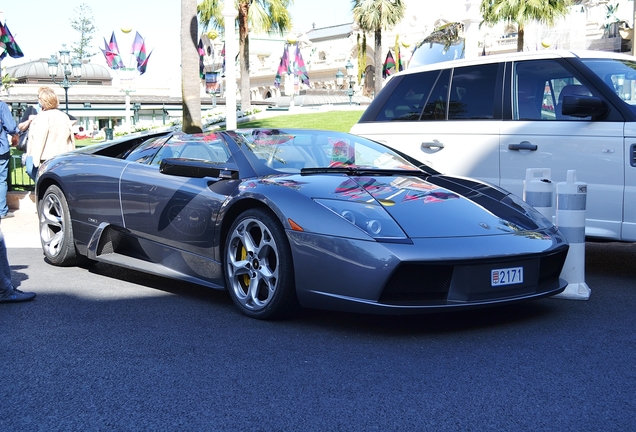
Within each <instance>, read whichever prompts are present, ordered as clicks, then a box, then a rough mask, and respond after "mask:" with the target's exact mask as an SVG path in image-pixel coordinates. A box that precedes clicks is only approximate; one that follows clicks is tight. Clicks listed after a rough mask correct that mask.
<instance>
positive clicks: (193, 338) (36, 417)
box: [0, 243, 636, 431]
mask: <svg viewBox="0 0 636 432" xmlns="http://www.w3.org/2000/svg"><path fill="white" fill-rule="evenodd" d="M9 259H10V262H11V265H12V270H13V273H14V275H13V278H14V282H16V283H17V284H19V286H20V288H21V289H22V290H26V291H28V290H31V291H36V292H37V293H38V297H37V299H36V300H34V301H33V302H31V303H23V304H11V305H7V304H2V305H0V328H1V329H2V331H1V333H0V362H1V367H2V369H1V372H0V400H1V401H2V403H0V430H1V431H36V430H43V431H58V430H60V431H71V430H76V431H93V430H100V431H109V430H116V431H120V430H152V431H162V430H166V431H203V430H205V431H208V430H223V431H243V430H245V431H306V430H320V431H323V430H324V431H332V430H335V431H354V430H355V431H374V430H379V431H393V430H412V431H416V430H417V431H420V430H422V431H423V430H431V431H440V430H475V431H483V430H488V431H494V430H497V431H500V430H507V431H524V430H527V431H530V430H532V431H537V430H549V431H600V430H602V431H626V430H633V428H634V425H635V424H636V399H635V397H636V364H635V359H636V336H635V333H634V332H635V329H636V318H635V317H636V314H635V309H636V283H635V282H636V265H634V262H636V244H617V243H613V244H591V243H588V245H587V269H586V270H587V275H586V282H587V284H588V285H589V286H590V288H591V289H592V296H591V298H590V300H589V301H575V300H560V299H544V300H537V301H533V302H529V303H523V304H518V305H514V306H508V307H500V308H495V309H484V310H478V311H469V312H461V313H443V314H435V315H426V316H419V317H375V316H366V315H352V314H344V313H331V312H323V311H306V312H305V313H304V314H303V315H302V316H301V317H298V318H296V319H294V320H291V321H281V322H262V321H256V320H252V319H248V318H245V317H243V316H242V315H240V314H239V313H238V312H237V311H236V310H235V309H234V306H233V305H232V302H231V300H230V299H229V297H228V296H227V294H226V293H223V292H218V291H214V290H208V289H205V288H201V287H197V286H193V285H187V284H177V283H175V282H173V281H171V280H167V279H162V278H158V277H149V276H145V275H142V274H140V273H137V272H133V271H128V270H122V269H118V268H115V267H112V266H107V265H103V264H97V265H93V266H90V267H86V268H80V267H71V268H56V267H53V266H50V265H48V264H46V263H45V262H44V260H43V256H42V254H41V251H39V250H38V249H10V250H9Z"/></svg>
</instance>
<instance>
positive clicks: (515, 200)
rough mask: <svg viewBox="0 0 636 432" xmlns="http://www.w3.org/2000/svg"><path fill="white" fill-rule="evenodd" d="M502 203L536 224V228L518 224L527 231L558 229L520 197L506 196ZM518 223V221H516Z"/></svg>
mask: <svg viewBox="0 0 636 432" xmlns="http://www.w3.org/2000/svg"><path fill="white" fill-rule="evenodd" d="M501 202H502V203H504V204H506V205H507V206H509V207H512V208H513V209H515V210H516V211H518V212H520V213H522V214H524V215H525V216H526V217H527V218H528V219H530V220H531V221H532V222H534V223H535V224H536V227H531V226H524V225H527V223H526V224H522V223H518V224H519V225H521V226H523V227H524V228H527V229H537V228H539V229H550V228H552V229H556V228H555V227H554V225H553V224H552V221H550V220H548V219H547V218H546V217H545V216H543V214H541V213H540V212H539V211H538V210H537V209H535V208H534V207H532V206H531V205H530V204H528V203H527V202H525V201H524V200H522V199H521V198H520V197H518V196H517V195H514V194H508V195H506V196H505V197H504V198H503V199H502V200H501ZM516 222H518V221H516Z"/></svg>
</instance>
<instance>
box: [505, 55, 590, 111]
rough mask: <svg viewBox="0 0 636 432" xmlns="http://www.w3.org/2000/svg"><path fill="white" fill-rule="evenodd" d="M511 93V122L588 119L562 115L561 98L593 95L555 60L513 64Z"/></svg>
mask: <svg viewBox="0 0 636 432" xmlns="http://www.w3.org/2000/svg"><path fill="white" fill-rule="evenodd" d="M512 94H513V98H512V102H513V110H512V112H513V119H514V120H590V119H591V117H585V118H580V117H570V116H564V115H562V113H561V105H562V103H563V97H564V96H567V95H584V96H592V92H591V91H590V90H589V89H588V88H587V87H586V86H585V85H583V84H582V83H581V82H580V81H579V80H578V79H577V77H576V76H574V75H573V74H572V72H569V71H568V70H566V69H565V68H564V67H563V66H561V65H560V64H559V62H557V61H555V60H529V61H524V62H517V63H515V65H514V75H513V92H512Z"/></svg>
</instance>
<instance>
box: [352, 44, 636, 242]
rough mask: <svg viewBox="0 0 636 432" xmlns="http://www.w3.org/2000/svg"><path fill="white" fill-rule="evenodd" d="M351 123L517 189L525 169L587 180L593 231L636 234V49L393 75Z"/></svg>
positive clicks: (453, 169)
mask: <svg viewBox="0 0 636 432" xmlns="http://www.w3.org/2000/svg"><path fill="white" fill-rule="evenodd" d="M351 132H353V133H355V134H358V135H363V136H365V137H369V138H371V139H374V140H376V141H380V142H383V143H386V144H388V145H389V146H391V147H393V148H396V149H398V150H400V151H402V152H404V153H406V154H408V155H410V156H412V157H414V158H415V159H417V160H420V161H421V162H424V163H426V164H427V165H430V166H431V167H432V168H434V169H436V170H437V171H440V172H442V173H447V174H454V175H465V176H470V177H476V178H479V179H482V180H485V181H488V182H490V183H494V184H498V185H500V186H501V187H503V188H504V189H507V190H509V191H511V192H513V193H516V194H517V195H521V194H522V192H523V180H524V179H525V176H526V169H527V168H550V169H551V173H552V181H553V182H560V181H565V179H566V173H567V170H572V169H574V170H576V177H577V180H578V181H582V182H585V183H587V185H588V188H587V191H588V192H587V208H586V218H587V221H586V230H585V233H586V235H587V236H589V237H595V238H600V239H610V240H622V241H636V58H635V57H632V56H627V55H621V54H615V53H607V52H600V51H584V52H569V51H567V52H566V51H537V52H523V53H515V54H506V55H498V56H485V57H479V58H478V59H474V60H455V61H449V62H444V63H437V64H434V65H428V66H422V67H418V68H415V69H409V70H407V71H404V72H401V73H399V74H397V75H395V76H393V77H392V78H391V79H390V80H389V81H388V82H387V83H386V86H385V87H384V89H382V91H381V92H380V93H379V94H378V95H377V97H376V98H375V99H374V101H373V102H372V103H371V105H370V106H369V107H368V108H367V110H366V111H365V112H364V114H363V115H362V117H361V119H360V121H359V123H357V124H356V125H354V127H353V128H352V129H351Z"/></svg>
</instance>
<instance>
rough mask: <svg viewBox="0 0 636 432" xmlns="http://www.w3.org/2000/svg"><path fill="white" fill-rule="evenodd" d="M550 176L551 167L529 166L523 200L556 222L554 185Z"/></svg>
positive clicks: (524, 183)
mask: <svg viewBox="0 0 636 432" xmlns="http://www.w3.org/2000/svg"><path fill="white" fill-rule="evenodd" d="M550 177H551V171H550V168H528V169H527V170H526V179H525V180H524V181H523V200H524V201H525V202H527V203H528V204H530V205H531V206H532V207H534V208H535V209H537V210H538V211H539V213H541V214H542V215H543V216H545V217H546V218H547V219H548V220H549V221H550V222H552V223H554V219H553V216H554V211H553V208H552V201H553V195H554V186H553V184H552V180H551V179H550Z"/></svg>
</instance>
